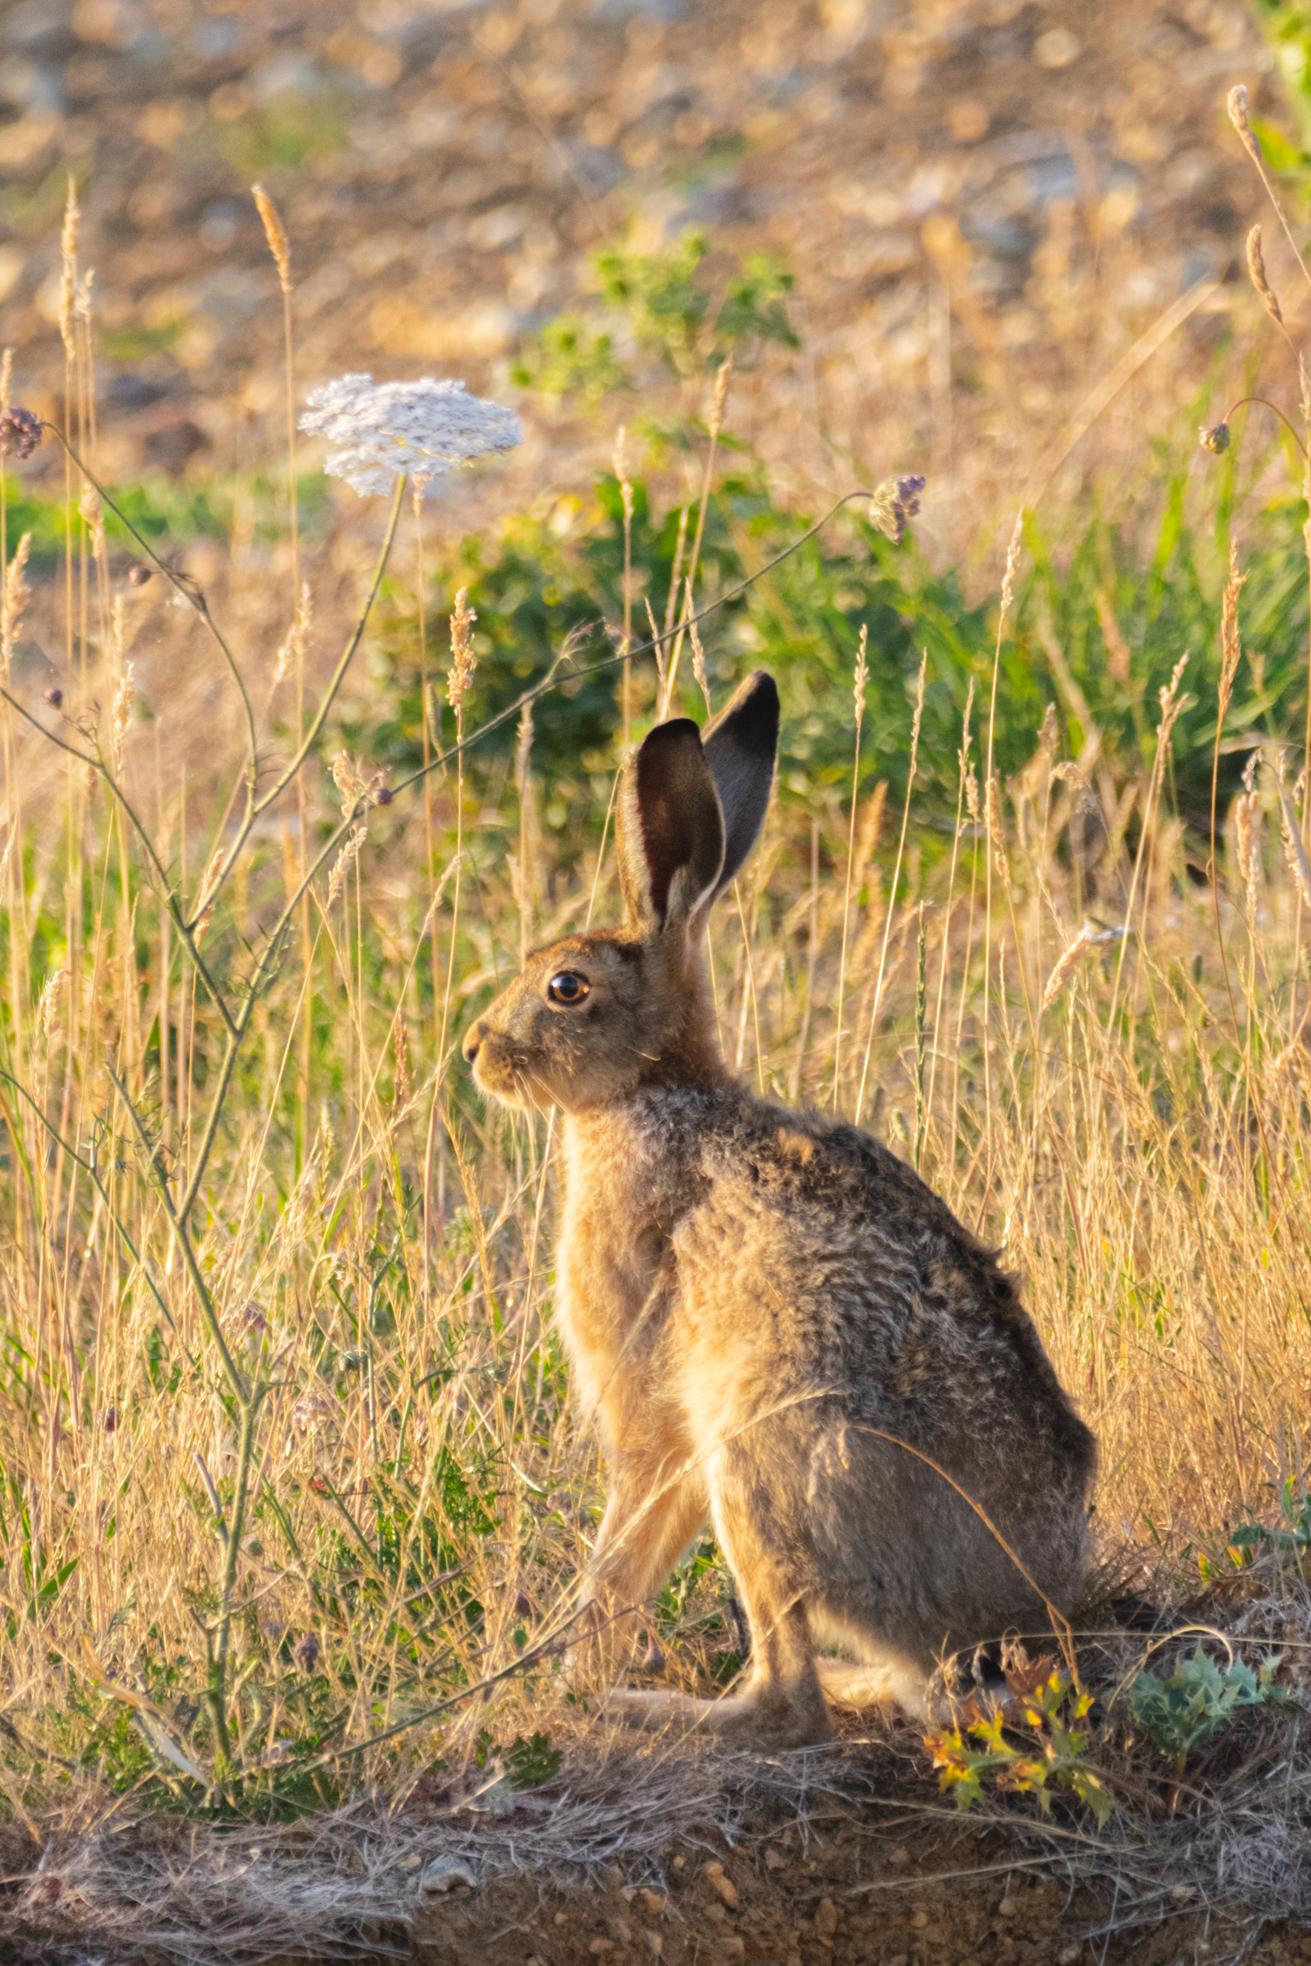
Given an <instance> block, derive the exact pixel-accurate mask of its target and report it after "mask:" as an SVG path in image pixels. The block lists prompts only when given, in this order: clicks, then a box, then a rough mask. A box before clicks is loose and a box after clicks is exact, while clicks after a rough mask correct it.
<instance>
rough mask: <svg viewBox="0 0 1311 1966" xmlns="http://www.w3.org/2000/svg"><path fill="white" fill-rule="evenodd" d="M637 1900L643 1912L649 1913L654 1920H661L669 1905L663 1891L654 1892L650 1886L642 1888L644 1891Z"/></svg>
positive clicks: (645, 1885) (641, 1891) (640, 1892)
mask: <svg viewBox="0 0 1311 1966" xmlns="http://www.w3.org/2000/svg"><path fill="white" fill-rule="evenodd" d="M637 1900H638V1903H639V1904H640V1905H641V1907H642V1910H643V1911H645V1912H649V1913H650V1915H651V1917H652V1918H659V1916H660V1914H661V1913H662V1912H663V1911H664V1909H665V1906H666V1905H667V1904H668V1903H669V1900H668V1898H667V1897H666V1896H665V1894H664V1892H663V1891H653V1890H652V1889H651V1887H650V1885H648V1884H644V1885H643V1886H642V1889H641V1890H640V1891H639V1892H638V1894H637Z"/></svg>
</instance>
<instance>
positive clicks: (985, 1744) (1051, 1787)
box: [926, 1668, 1115, 1823]
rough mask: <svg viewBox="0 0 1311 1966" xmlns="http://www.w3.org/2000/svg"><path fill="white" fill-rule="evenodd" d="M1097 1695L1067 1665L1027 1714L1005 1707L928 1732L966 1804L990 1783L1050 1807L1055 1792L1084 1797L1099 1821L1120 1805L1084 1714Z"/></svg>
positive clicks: (949, 1785) (947, 1783) (1031, 1698)
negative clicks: (1092, 1750)
mask: <svg viewBox="0 0 1311 1966" xmlns="http://www.w3.org/2000/svg"><path fill="white" fill-rule="evenodd" d="M1091 1707H1092V1697H1091V1695H1090V1694H1088V1693H1086V1692H1084V1691H1083V1689H1082V1688H1081V1687H1079V1686H1076V1685H1075V1684H1074V1683H1073V1681H1072V1680H1071V1679H1070V1678H1069V1677H1068V1676H1067V1675H1066V1674H1065V1673H1063V1672H1062V1671H1061V1670H1060V1669H1059V1668H1054V1669H1053V1671H1052V1672H1051V1673H1050V1674H1049V1675H1048V1677H1047V1678H1046V1679H1044V1680H1043V1681H1042V1682H1041V1683H1040V1684H1039V1685H1038V1686H1037V1687H1036V1688H1035V1689H1034V1690H1033V1692H1032V1693H1031V1694H1029V1695H1028V1697H1027V1698H1026V1699H1025V1700H1024V1702H1023V1706H1022V1712H1021V1715H1020V1718H1019V1720H1018V1721H1017V1720H1016V1719H1015V1718H1013V1717H1011V1716H1010V1715H1008V1714H1007V1713H1005V1712H1004V1711H1002V1710H1000V1709H999V1710H998V1711H997V1712H995V1713H992V1714H988V1715H984V1716H982V1717H981V1718H979V1719H977V1720H973V1721H970V1722H969V1723H968V1724H967V1726H965V1727H964V1728H961V1727H951V1728H947V1729H945V1730H944V1731H943V1732H942V1733H939V1734H930V1735H929V1736H928V1737H927V1743H926V1745H927V1746H928V1749H929V1752H930V1754H931V1755H932V1757H933V1762H934V1766H935V1767H936V1768H937V1769H938V1778H939V1781H940V1783H941V1785H942V1788H943V1790H944V1792H945V1793H947V1794H950V1795H951V1796H952V1797H953V1798H954V1800H955V1803H956V1807H957V1808H958V1809H960V1810H962V1811H965V1810H969V1809H971V1808H973V1806H974V1804H975V1803H976V1802H979V1801H981V1800H982V1798H983V1795H984V1792H985V1784H991V1785H992V1786H993V1787H994V1788H996V1789H997V1790H998V1791H1003V1792H1004V1791H1015V1792H1018V1793H1020V1794H1023V1795H1033V1796H1036V1797H1037V1800H1038V1806H1039V1808H1041V1809H1042V1811H1043V1813H1044V1814H1046V1813H1047V1811H1049V1810H1050V1808H1051V1806H1052V1797H1053V1795H1054V1794H1059V1793H1064V1794H1066V1795H1072V1796H1074V1797H1075V1798H1076V1799H1077V1800H1078V1801H1079V1802H1082V1803H1083V1804H1084V1805H1085V1806H1086V1807H1087V1808H1088V1809H1090V1810H1091V1811H1092V1813H1093V1815H1094V1816H1095V1817H1096V1819H1097V1821H1098V1822H1099V1823H1102V1822H1105V1821H1106V1819H1107V1817H1108V1816H1109V1815H1110V1814H1111V1811H1112V1810H1113V1809H1114V1807H1115V1803H1114V1799H1113V1797H1112V1795H1111V1792H1110V1790H1109V1789H1108V1788H1107V1786H1106V1783H1105V1781H1104V1780H1103V1778H1102V1776H1101V1775H1100V1774H1099V1773H1098V1772H1097V1770H1096V1769H1095V1768H1094V1767H1093V1766H1092V1765H1091V1764H1090V1762H1089V1760H1088V1748H1089V1744H1090V1738H1091V1737H1090V1734H1089V1731H1088V1728H1087V1727H1086V1726H1085V1725H1084V1722H1085V1721H1086V1720H1087V1718H1088V1714H1089V1712H1090V1710H1091Z"/></svg>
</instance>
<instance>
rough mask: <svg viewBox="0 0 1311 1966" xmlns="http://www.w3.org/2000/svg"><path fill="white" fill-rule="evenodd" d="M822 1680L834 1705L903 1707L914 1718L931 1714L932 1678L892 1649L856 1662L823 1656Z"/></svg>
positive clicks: (821, 1663)
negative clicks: (879, 1655) (886, 1653)
mask: <svg viewBox="0 0 1311 1966" xmlns="http://www.w3.org/2000/svg"><path fill="white" fill-rule="evenodd" d="M818 1670H819V1683H820V1685H821V1686H822V1687H823V1688H824V1691H825V1693H826V1695H827V1696H828V1698H829V1699H830V1700H832V1702H833V1704H834V1706H837V1707H850V1708H853V1709H854V1710H855V1711H856V1712H861V1711H863V1710H864V1709H865V1708H866V1707H900V1708H901V1711H902V1712H903V1713H906V1714H909V1715H910V1717H911V1718H912V1720H927V1719H929V1718H930V1714H931V1707H932V1703H931V1701H930V1698H929V1682H928V1679H927V1678H926V1676H925V1674H924V1673H923V1672H922V1671H920V1669H919V1668H918V1667H917V1666H913V1665H910V1664H908V1663H907V1662H906V1661H905V1660H904V1659H899V1658H897V1657H896V1656H895V1655H893V1654H891V1653H889V1654H888V1656H887V1658H885V1659H871V1660H869V1661H867V1662H866V1663H865V1664H864V1665H858V1666H857V1665H852V1664H851V1663H850V1661H848V1660H846V1659H820V1660H819V1661H818Z"/></svg>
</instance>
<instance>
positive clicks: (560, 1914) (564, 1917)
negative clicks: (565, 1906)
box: [551, 1911, 569, 1925]
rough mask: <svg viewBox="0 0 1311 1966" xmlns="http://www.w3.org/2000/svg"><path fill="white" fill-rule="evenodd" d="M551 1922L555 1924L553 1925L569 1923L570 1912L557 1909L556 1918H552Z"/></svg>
mask: <svg viewBox="0 0 1311 1966" xmlns="http://www.w3.org/2000/svg"><path fill="white" fill-rule="evenodd" d="M551 1922H552V1924H553V1925H567V1924H568V1923H569V1914H568V1912H567V1911H557V1913H556V1914H555V1917H554V1918H553V1919H552V1921H551Z"/></svg>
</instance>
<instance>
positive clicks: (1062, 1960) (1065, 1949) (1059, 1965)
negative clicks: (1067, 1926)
mask: <svg viewBox="0 0 1311 1966" xmlns="http://www.w3.org/2000/svg"><path fill="white" fill-rule="evenodd" d="M1082 1958H1083V1947H1082V1946H1062V1947H1061V1949H1060V1951H1059V1952H1058V1953H1057V1955H1056V1966H1079V1961H1080V1960H1081V1959H1082Z"/></svg>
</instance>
